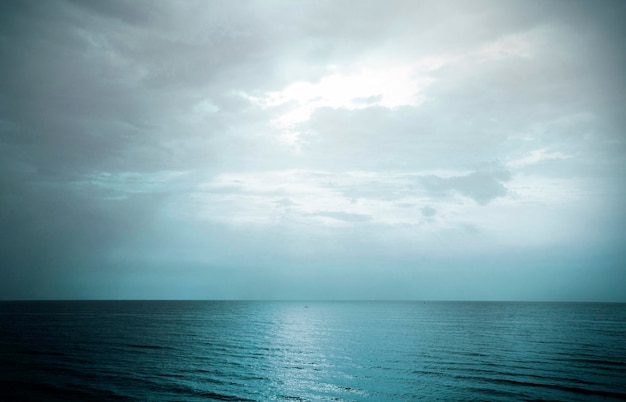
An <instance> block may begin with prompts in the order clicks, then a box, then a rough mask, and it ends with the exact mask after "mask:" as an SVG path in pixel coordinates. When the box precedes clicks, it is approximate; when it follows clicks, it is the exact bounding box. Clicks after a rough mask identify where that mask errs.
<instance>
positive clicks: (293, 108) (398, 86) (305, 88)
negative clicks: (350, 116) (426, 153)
mask: <svg viewBox="0 0 626 402" xmlns="http://www.w3.org/2000/svg"><path fill="white" fill-rule="evenodd" d="M329 70H330V71H331V72H330V74H328V75H326V76H324V77H323V78H322V79H321V80H319V81H318V82H316V83H311V82H305V81H298V82H295V83H293V84H290V85H289V86H287V87H286V88H285V89H283V90H281V91H275V92H269V93H266V94H265V95H264V96H262V97H252V96H246V97H247V98H248V99H249V100H251V101H252V102H254V103H255V104H257V105H259V106H261V107H262V108H264V109H272V108H277V107H280V106H284V105H287V111H286V112H281V114H280V115H279V117H277V118H275V119H274V120H273V121H272V122H273V124H274V126H275V127H276V128H278V129H279V130H281V131H282V133H283V138H284V139H285V140H286V141H287V142H288V143H290V144H291V145H295V146H296V148H297V147H298V146H297V142H298V140H299V138H298V132H297V126H298V124H301V123H304V122H306V121H307V120H309V119H310V117H311V115H312V114H313V113H314V112H315V110H317V109H319V108H324V107H328V108H333V109H346V110H355V109H365V108H369V107H374V106H379V107H385V108H389V109H394V108H397V107H400V106H418V105H419V104H420V103H422V102H423V101H424V97H423V96H422V95H421V94H420V91H421V90H423V89H424V88H426V87H427V86H428V85H430V84H431V83H432V82H433V79H432V78H429V77H426V76H422V75H420V72H419V71H418V70H417V69H416V68H415V66H409V65H405V66H395V67H390V68H382V69H371V68H361V69H357V70H356V71H348V72H341V71H339V70H338V69H337V68H336V67H335V66H331V68H330V69H329Z"/></svg>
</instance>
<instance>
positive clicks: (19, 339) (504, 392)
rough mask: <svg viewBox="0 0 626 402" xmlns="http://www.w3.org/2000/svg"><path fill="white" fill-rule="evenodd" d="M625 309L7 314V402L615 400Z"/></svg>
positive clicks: (145, 307) (200, 304) (3, 394)
mask: <svg viewBox="0 0 626 402" xmlns="http://www.w3.org/2000/svg"><path fill="white" fill-rule="evenodd" d="M625 341H626V305H625V304H601V303H496V302H485V303H482V302H219V301H80V302H78V301H77V302H2V303H0V399H1V400H117V399H119V400H154V401H157V400H158V401H160V400H166V401H167V400H171V401H174V400H176V401H196V400H197V401H206V400H233V401H239V400H254V401H287V400H289V401H330V400H335V401H415V400H511V401H513V400H590V399H591V400H620V399H622V400H623V399H626V342H625Z"/></svg>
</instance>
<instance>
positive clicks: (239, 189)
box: [0, 0, 626, 298]
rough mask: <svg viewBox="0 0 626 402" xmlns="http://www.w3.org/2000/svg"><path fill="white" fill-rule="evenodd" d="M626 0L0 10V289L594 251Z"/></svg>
mask: <svg viewBox="0 0 626 402" xmlns="http://www.w3.org/2000/svg"><path fill="white" fill-rule="evenodd" d="M624 11H625V8H624V6H623V4H622V3H621V2H612V1H606V2H603V3H602V4H593V5H590V4H588V3H586V2H578V1H573V2H570V3H568V4H567V6H566V7H565V6H564V5H563V4H561V3H559V2H548V3H546V2H534V1H530V2H527V1H525V2H521V1H519V2H518V1H512V2H507V3H502V2H496V1H491V0H480V1H478V2H473V3H472V4H469V3H467V2H464V1H458V2H457V1H453V2H446V3H445V4H442V3H441V2H439V1H421V2H403V1H394V2H391V3H388V2H382V1H366V2H364V3H363V4H360V5H359V7H356V8H355V7H354V4H352V3H351V2H348V1H336V2H319V1H303V2H299V3H288V2H282V3H268V2H266V1H254V0H253V1H248V2H245V3H241V4H240V3H230V2H196V1H186V2H183V3H166V2H160V3H158V4H157V3H155V4H153V3H151V2H144V1H133V2H120V1H107V2H106V3H103V2H98V1H78V2H75V1H55V0H51V1H49V2H45V3H40V2H34V1H28V0H27V1H20V2H3V3H2V4H0V37H2V38H3V40H2V41H0V59H1V60H2V63H0V225H1V226H2V227H3V228H9V230H6V231H4V232H3V234H2V235H1V236H0V238H1V244H0V293H1V294H2V295H3V297H35V298H36V297H75V296H76V297H82V296H84V297H94V295H97V296H98V297H107V295H109V296H110V295H115V296H121V297H133V295H135V294H141V295H146V297H156V298H158V297H160V295H164V294H167V295H168V296H172V297H175V296H176V295H178V296H180V295H183V294H184V292H182V293H180V292H179V293H176V292H175V291H174V290H171V291H167V292H164V291H163V289H164V288H167V283H169V281H174V282H176V283H177V284H178V285H177V286H180V289H188V290H189V291H190V292H194V293H193V294H194V295H195V296H197V297H200V298H202V297H212V295H213V296H215V295H217V296H215V297H218V296H220V297H221V296H223V297H226V296H228V295H230V296H233V295H235V296H237V297H245V296H246V295H248V294H251V293H246V292H248V291H250V290H251V289H252V290H253V289H254V287H255V284H256V283H264V284H267V286H268V287H267V289H278V288H279V287H278V285H276V286H277V287H276V288H273V287H272V283H280V284H282V285H281V286H280V289H281V292H283V293H280V294H277V297H280V295H285V294H296V295H298V294H299V293H298V292H296V291H292V293H289V292H288V291H287V290H285V289H289V287H290V286H295V288H297V287H298V283H299V282H302V283H304V282H307V279H310V280H313V281H314V282H315V280H316V279H315V278H322V277H324V278H339V277H342V276H349V275H353V276H355V277H356V276H358V277H359V278H369V279H368V280H370V281H373V280H374V279H376V278H377V275H379V276H380V277H384V278H396V282H397V281H401V282H408V280H409V279H411V278H413V279H416V278H417V279H419V278H422V277H421V276H420V275H426V274H425V273H424V272H425V271H424V269H426V268H424V267H425V264H422V263H420V258H423V259H424V260H422V262H423V261H425V260H429V261H430V262H432V264H433V266H436V267H439V268H442V267H443V268H445V266H446V264H445V258H447V257H450V258H451V260H450V261H452V260H454V261H457V262H458V261H464V258H465V257H468V256H472V258H474V259H473V260H472V261H475V263H476V266H482V265H481V264H482V263H483V262H485V261H489V264H486V265H485V266H489V267H490V268H488V269H487V268H485V271H483V272H484V274H485V275H484V277H488V276H489V274H493V275H496V276H497V275H504V274H501V271H497V268H496V267H499V266H500V265H501V263H503V262H506V263H509V262H510V260H511V258H510V257H509V256H508V255H507V253H511V252H514V251H515V250H518V251H519V250H522V251H519V253H523V252H527V251H528V250H532V251H533V253H535V252H536V253H538V255H545V262H544V265H542V266H552V265H550V264H551V263H554V264H553V265H554V266H557V265H559V264H561V262H560V260H559V259H558V258H557V257H555V256H557V255H575V254H576V255H578V256H581V258H580V259H579V260H580V261H591V260H593V259H591V258H590V257H589V256H591V255H595V256H598V261H604V262H606V264H608V265H610V266H611V267H613V265H611V264H617V263H611V262H610V261H621V260H620V258H621V259H623V255H622V254H623V253H622V252H621V251H620V250H624V249H626V248H624V247H623V244H622V243H623V239H624V238H626V237H624V236H623V234H624V230H623V227H624V225H623V223H624V222H623V221H624V220H623V218H622V216H621V211H622V206H621V201H622V190H621V189H622V188H623V187H624V186H623V181H624V179H623V178H624V172H625V162H624V158H623V155H624V151H625V150H626V141H625V140H624V136H623V132H624V125H625V123H626V121H625V120H624V116H623V109H624V107H623V106H624V101H623V93H625V92H626V80H625V79H624V74H623V71H625V70H626V58H625V57H624V54H625V53H624V52H623V51H622V46H621V45H622V43H623V42H624V40H623V39H624V38H625V37H626V31H625V28H624V27H625V25H624V24H623V23H622V22H623V20H624ZM554 248H559V250H560V252H562V254H558V253H553V254H550V253H546V252H545V250H548V249H549V250H552V249H554ZM542 253H543V254H542ZM503 255H506V256H505V257H502V256H503ZM609 255H610V256H612V257H611V258H609V257H607V256H609ZM442 256H443V257H442ZM478 256H482V257H478ZM582 257H585V258H586V259H585V258H582ZM587 257H589V258H587ZM437 258H442V260H440V261H439V262H434V260H433V259H437ZM481 258H483V260H481ZM537 258H538V259H539V257H537ZM366 259H367V261H374V262H371V263H367V264H366V263H364V261H365V260H366ZM468 259H471V258H469V257H468ZM318 260H319V261H320V265H324V266H325V267H329V268H327V269H326V268H324V269H326V270H325V271H324V269H321V270H320V271H316V267H315V266H314V265H315V264H314V263H313V262H311V261H318ZM571 260H575V258H573V257H572V258H571ZM568 261H570V260H568ZM534 263H536V261H535V262H534ZM377 264H378V265H380V266H384V267H389V268H388V271H389V272H388V273H387V271H385V272H384V273H381V272H382V271H377V270H376V266H377ZM459 264H460V265H463V264H461V263H459ZM460 265H459V266H460ZM522 265H523V264H521V263H520V267H522ZM579 265H580V263H579V264H578V265H577V266H579ZM363 266H367V267H368V268H367V269H370V270H371V271H370V274H367V275H365V274H366V273H365V272H364V271H363V270H359V269H360V268H359V267H363ZM536 266H538V265H536ZM536 266H535V267H536ZM559 266H560V265H559ZM615 266H617V265H615ZM294 267H299V268H294ZM330 267H332V269H331V268H330ZM443 268H442V269H443ZM318 269H319V268H318ZM364 269H365V268H364ZM386 269H387V268H386ZM524 269H526V268H524ZM528 269H530V268H528ZM533 269H534V268H533ZM577 269H579V271H577V272H579V273H580V275H581V277H584V276H585V275H589V272H587V271H585V272H587V273H585V274H584V275H583V273H582V272H583V271H582V270H583V268H581V267H579V268H577ZM611 269H613V268H607V271H606V272H613V274H614V275H615V276H616V277H622V276H623V273H622V272H623V270H622V271H619V270H617V271H615V270H614V271H611ZM620 269H621V268H620ZM333 270H337V272H334V271H333ZM322 271H323V272H322ZM185 272H187V273H189V275H188V276H185V275H183V273H185ZM433 272H434V271H433ZM554 272H556V271H554ZM554 272H553V273H554ZM564 272H565V271H564ZM333 275H334V276H333ZM368 275H369V276H368ZM429 275H430V274H429ZM620 275H621V276H620ZM556 276H558V275H556V274H555V277H556ZM184 278H193V280H191V279H190V280H189V281H188V282H185V279H184ZM246 278H252V279H250V283H247V282H246V281H247V280H248V279H246ZM429 278H430V279H429V280H432V281H433V282H432V284H439V286H440V287H445V283H446V276H445V275H440V276H437V275H436V274H433V276H431V277H429ZM501 278H503V279H502V283H501V284H503V283H505V282H506V281H505V279H507V278H508V277H506V275H504V276H501ZM509 279H510V278H509ZM368 280H366V279H363V286H364V288H366V287H367V284H368V282H367V281H368ZM390 280H391V279H390ZM477 281H478V279H477ZM330 282H332V281H330V280H329V281H328V282H324V280H320V281H317V282H315V283H317V284H319V285H320V286H325V287H326V289H330V288H333V286H336V285H333V284H332V283H330ZM513 282H514V281H513ZM530 282H531V281H529V283H530ZM142 283H143V285H142ZM307 283H308V282H307ZM372 283H374V282H370V285H371V284H372ZM386 284H387V285H385V286H388V288H389V289H392V288H393V282H386ZM202 286H206V289H210V290H207V293H206V294H204V293H202V292H203V291H202ZM407 286H408V285H407ZM370 287H372V286H370ZM122 289H123V290H122ZM159 289H161V290H159ZM333 289H335V290H337V291H339V290H338V289H339V288H338V287H337V288H333ZM424 289H425V288H424ZM424 289H422V290H424ZM509 289H511V288H510V287H509ZM135 291H136V292H138V293H134V292H135ZM163 292H164V293H163ZM267 292H269V293H271V292H270V291H269V290H268V291H267ZM407 292H408V291H407ZM528 292H530V293H527V294H531V293H532V292H531V291H528ZM522 293H523V292H522ZM255 294H256V293H255ZM258 294H262V292H261V291H259V292H258ZM264 294H265V295H267V294H268V293H264ZM316 294H324V291H323V289H322V290H320V292H318V293H316ZM354 294H358V292H356V293H354ZM381 294H387V295H390V297H391V296H394V295H395V293H393V292H390V293H389V292H388V293H385V292H383V291H381ZM410 294H412V293H410V292H408V293H407V295H410ZM4 295H7V296H4ZM361 295H362V297H366V295H367V293H361ZM417 296H419V295H417ZM417 296H416V294H413V297H417ZM477 297H478V296H477Z"/></svg>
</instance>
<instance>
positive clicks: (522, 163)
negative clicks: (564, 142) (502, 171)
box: [507, 148, 573, 169]
mask: <svg viewBox="0 0 626 402" xmlns="http://www.w3.org/2000/svg"><path fill="white" fill-rule="evenodd" d="M572 157H573V155H568V154H565V153H563V152H558V151H550V150H548V149H545V148H542V149H535V150H534V151H532V152H529V153H527V154H524V155H522V156H521V157H519V158H514V159H511V160H510V161H509V162H508V163H507V166H508V167H510V168H514V169H520V168H525V167H527V166H531V165H536V164H538V163H540V162H545V161H551V160H564V159H570V158H572Z"/></svg>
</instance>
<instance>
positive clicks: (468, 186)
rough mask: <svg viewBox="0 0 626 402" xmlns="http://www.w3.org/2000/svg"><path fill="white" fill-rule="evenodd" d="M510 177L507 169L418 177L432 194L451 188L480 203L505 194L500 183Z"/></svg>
mask: <svg viewBox="0 0 626 402" xmlns="http://www.w3.org/2000/svg"><path fill="white" fill-rule="evenodd" d="M509 178H510V175H509V173H508V172H507V171H504V170H500V171H495V172H485V171H478V172H473V173H470V174H467V175H463V176H452V177H438V176H435V175H429V176H425V177H423V178H420V181H421V183H422V184H423V185H424V187H425V188H426V189H427V190H428V191H429V192H430V193H431V194H433V195H436V196H440V195H445V194H446V193H447V192H449V191H451V190H453V191H457V192H459V193H461V194H463V195H465V196H467V197H469V198H471V199H473V200H474V201H476V202H477V203H479V204H481V205H485V204H488V203H489V202H490V201H492V200H494V199H495V198H497V197H502V196H504V195H506V194H507V189H506V187H505V186H504V185H503V184H502V183H503V181H506V180H508V179H509Z"/></svg>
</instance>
